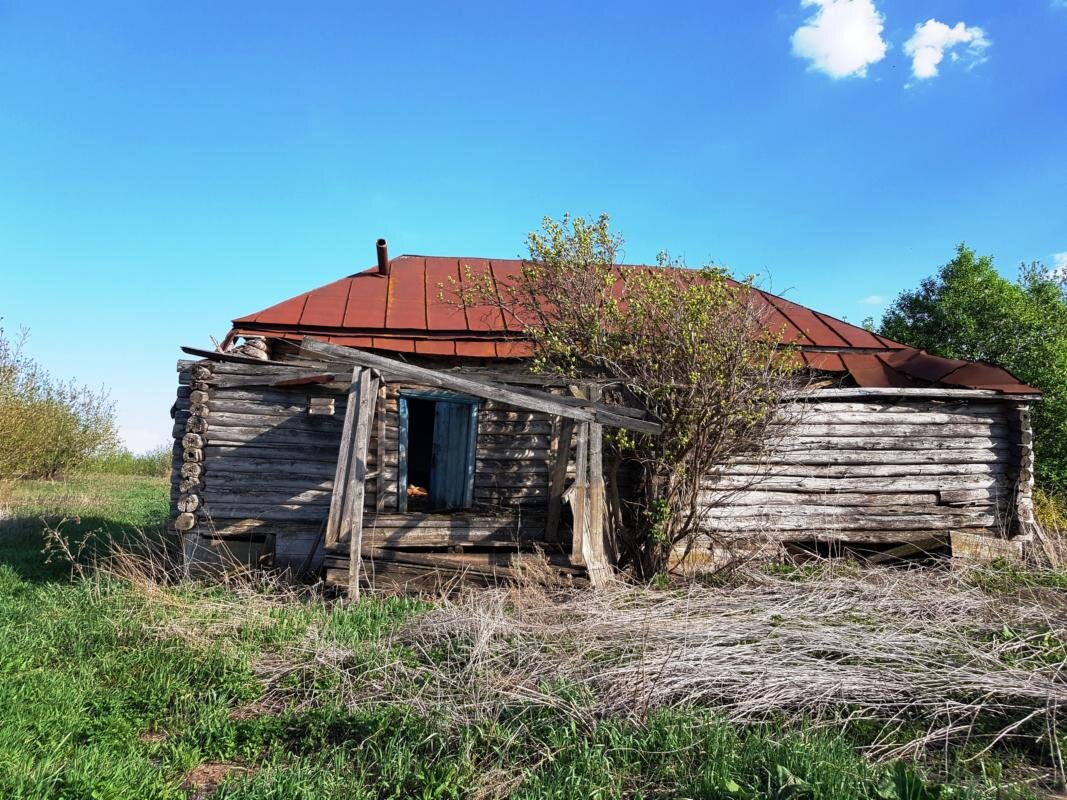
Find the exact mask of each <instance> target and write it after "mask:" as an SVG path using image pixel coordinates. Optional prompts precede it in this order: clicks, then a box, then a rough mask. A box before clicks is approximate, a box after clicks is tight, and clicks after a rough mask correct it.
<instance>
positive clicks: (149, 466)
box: [84, 444, 172, 478]
mask: <svg viewBox="0 0 1067 800" xmlns="http://www.w3.org/2000/svg"><path fill="white" fill-rule="evenodd" d="M171 458H172V448H171V446H170V445H169V444H161V445H159V446H157V447H153V448H152V449H151V450H146V451H145V452H143V453H137V454H135V453H133V452H132V451H131V450H128V449H126V448H125V447H120V448H117V449H114V450H109V451H107V452H105V453H101V454H100V455H97V456H94V457H93V458H91V459H89V460H88V462H86V464H85V468H84V471H85V472H106V473H108V474H111V475H146V476H158V477H161V478H166V477H169V476H170V468H171Z"/></svg>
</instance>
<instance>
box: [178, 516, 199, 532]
mask: <svg viewBox="0 0 1067 800" xmlns="http://www.w3.org/2000/svg"><path fill="white" fill-rule="evenodd" d="M195 527H196V514H191V513H189V512H183V513H181V514H179V515H178V516H177V517H175V518H174V530H176V531H191V530H192V529H193V528H195Z"/></svg>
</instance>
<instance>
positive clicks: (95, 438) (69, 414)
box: [0, 328, 116, 479]
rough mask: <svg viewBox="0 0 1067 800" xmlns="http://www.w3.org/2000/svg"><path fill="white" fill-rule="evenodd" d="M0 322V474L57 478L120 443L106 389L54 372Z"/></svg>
mask: <svg viewBox="0 0 1067 800" xmlns="http://www.w3.org/2000/svg"><path fill="white" fill-rule="evenodd" d="M25 341H26V335H25V334H23V335H21V336H20V337H19V338H18V339H17V340H14V341H13V340H11V339H9V338H8V336H7V335H6V333H5V331H4V329H3V328H0V442H3V447H0V478H8V479H12V478H54V477H56V476H57V475H61V474H64V473H68V472H71V471H73V470H75V469H77V468H79V467H81V466H82V465H84V464H85V463H86V462H87V461H88V460H89V459H90V458H91V457H92V456H94V455H96V454H99V453H101V452H103V451H104V450H106V449H108V448H112V447H114V446H115V442H116V430H115V411H114V406H113V404H112V403H111V400H110V399H109V397H108V395H107V392H106V391H104V390H103V389H101V390H98V391H94V390H93V389H90V388H88V387H85V386H79V385H77V384H76V383H74V382H73V381H61V380H57V379H55V378H53V377H52V376H51V375H49V374H48V373H47V372H46V371H45V370H44V369H43V368H42V367H41V366H40V365H39V364H38V363H37V362H35V361H34V360H33V359H31V358H29V357H28V356H27V355H25V353H24V352H23V345H24V344H25Z"/></svg>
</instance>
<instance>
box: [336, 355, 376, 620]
mask: <svg viewBox="0 0 1067 800" xmlns="http://www.w3.org/2000/svg"><path fill="white" fill-rule="evenodd" d="M353 383H355V375H353ZM358 392H359V410H358V411H357V413H356V429H355V433H354V434H353V441H352V444H351V445H350V451H351V464H350V465H349V468H348V475H347V477H346V482H347V485H346V486H345V503H344V508H343V510H342V512H341V523H340V526H339V528H338V535H339V537H340V538H344V536H345V534H347V535H348V542H349V549H348V557H349V564H348V597H349V599H350V600H358V599H359V569H360V548H361V547H362V545H363V498H364V493H365V491H366V480H367V449H368V447H369V446H370V434H371V425H372V424H373V422H374V405H375V403H376V402H377V401H378V378H377V377H374V378H372V377H371V373H370V370H367V369H362V370H360V375H359V388H358ZM349 397H350V398H351V399H350V402H354V401H355V398H354V397H352V396H351V395H349ZM338 483H340V482H339V481H338Z"/></svg>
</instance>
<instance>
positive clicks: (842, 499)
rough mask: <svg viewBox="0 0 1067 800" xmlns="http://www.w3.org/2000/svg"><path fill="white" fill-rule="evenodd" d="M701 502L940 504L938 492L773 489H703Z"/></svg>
mask: <svg viewBox="0 0 1067 800" xmlns="http://www.w3.org/2000/svg"><path fill="white" fill-rule="evenodd" d="M700 502H701V503H702V504H703V505H705V506H717V505H725V506H800V505H826V506H875V507H878V506H937V505H938V493H937V492H935V491H927V492H894V493H886V494H872V493H870V492H837V493H829V492H828V493H825V494H817V493H811V492H788V491H781V492H770V491H758V490H757V491H735V492H730V491H724V492H702V493H701V494H700Z"/></svg>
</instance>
